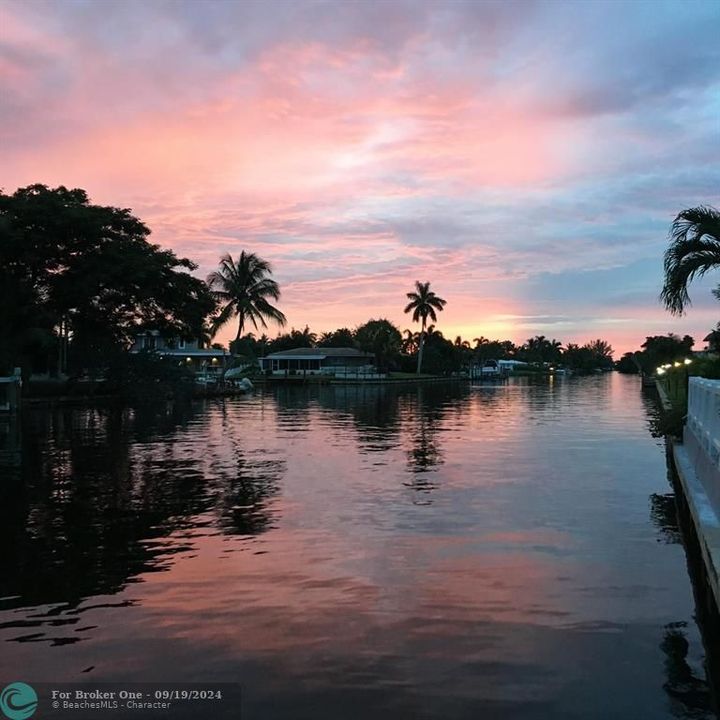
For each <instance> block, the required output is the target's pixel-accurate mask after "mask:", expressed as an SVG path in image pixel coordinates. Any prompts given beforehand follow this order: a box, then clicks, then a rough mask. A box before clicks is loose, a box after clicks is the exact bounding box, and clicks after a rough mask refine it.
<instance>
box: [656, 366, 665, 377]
mask: <svg viewBox="0 0 720 720" xmlns="http://www.w3.org/2000/svg"><path fill="white" fill-rule="evenodd" d="M655 372H656V373H657V374H658V375H664V374H665V368H662V367H659V368H658V369H657V370H656V371H655Z"/></svg>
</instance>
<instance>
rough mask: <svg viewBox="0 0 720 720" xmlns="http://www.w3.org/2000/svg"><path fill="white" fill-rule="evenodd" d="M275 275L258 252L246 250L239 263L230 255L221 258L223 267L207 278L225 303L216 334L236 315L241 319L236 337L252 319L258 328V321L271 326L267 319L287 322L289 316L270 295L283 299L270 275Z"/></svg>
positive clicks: (216, 327) (219, 299)
mask: <svg viewBox="0 0 720 720" xmlns="http://www.w3.org/2000/svg"><path fill="white" fill-rule="evenodd" d="M271 274H272V269H271V267H270V263H268V262H267V261H266V260H262V259H261V258H259V257H258V256H257V255H256V254H255V253H246V252H245V251H244V250H243V251H242V252H241V253H240V257H239V258H238V260H237V262H235V261H234V260H233V259H232V257H231V256H230V255H229V254H226V255H223V256H222V258H220V269H219V270H216V271H215V272H212V273H210V275H208V278H207V284H208V286H209V287H210V291H211V292H212V294H213V297H214V298H215V300H217V301H218V303H220V304H221V305H222V306H223V308H222V310H220V313H219V314H218V315H217V317H216V318H215V319H214V321H213V333H217V331H218V330H219V329H220V328H221V327H222V326H223V325H225V324H226V323H228V322H229V321H230V320H231V319H232V318H233V316H237V318H238V330H237V335H236V336H235V340H239V339H240V336H241V335H242V333H243V330H244V329H245V324H246V323H247V322H248V321H249V322H251V323H252V324H253V326H254V327H255V329H256V330H257V328H258V323H259V324H260V325H262V327H267V320H274V321H275V322H276V323H278V325H285V323H286V322H287V321H286V319H285V315H283V314H282V313H281V312H280V310H278V309H277V308H276V307H275V306H274V305H271V304H270V303H269V302H268V298H271V299H273V300H279V299H280V288H279V286H278V284H277V283H276V282H275V281H274V280H272V279H271V278H270V277H269V276H270V275H271Z"/></svg>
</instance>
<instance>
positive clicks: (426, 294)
mask: <svg viewBox="0 0 720 720" xmlns="http://www.w3.org/2000/svg"><path fill="white" fill-rule="evenodd" d="M407 297H408V299H409V300H410V302H409V303H408V304H407V306H406V307H405V310H404V312H406V313H408V312H410V311H411V310H412V319H413V322H422V330H421V332H420V347H419V349H418V364H417V372H418V374H420V371H421V370H422V356H423V346H424V345H425V325H426V324H427V319H428V318H430V319H431V320H432V321H433V322H437V314H436V313H435V311H436V310H438V311H442V309H443V308H444V307H445V305H446V304H447V301H446V300H443V299H442V298H441V297H438V296H437V295H436V294H435V293H434V292H433V291H432V290H431V289H430V283H429V282H426V283H421V282H419V281H417V280H416V281H415V292H409V293H407Z"/></svg>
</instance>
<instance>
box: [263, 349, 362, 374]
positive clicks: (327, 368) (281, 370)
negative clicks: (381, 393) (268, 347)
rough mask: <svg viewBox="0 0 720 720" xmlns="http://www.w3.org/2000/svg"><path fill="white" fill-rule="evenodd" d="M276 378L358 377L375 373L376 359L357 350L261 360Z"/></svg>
mask: <svg viewBox="0 0 720 720" xmlns="http://www.w3.org/2000/svg"><path fill="white" fill-rule="evenodd" d="M260 367H261V368H262V369H263V370H264V371H267V372H270V373H272V374H273V375H298V374H299V375H341V376H342V375H358V374H361V375H363V374H369V373H375V372H376V370H375V356H374V355H373V354H372V353H364V352H361V351H360V350H356V349H355V348H295V349H293V350H282V351H280V352H275V353H271V354H270V355H268V356H267V357H264V358H260Z"/></svg>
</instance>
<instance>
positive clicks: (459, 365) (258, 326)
mask: <svg viewBox="0 0 720 720" xmlns="http://www.w3.org/2000/svg"><path fill="white" fill-rule="evenodd" d="M149 235H150V230H149V228H148V227H147V226H146V225H144V224H143V223H142V222H141V221H140V220H139V219H137V218H136V217H134V216H133V215H132V214H131V212H130V211H129V210H127V209H121V208H116V207H105V206H99V205H92V204H91V203H90V201H89V199H88V196H87V193H86V192H85V191H84V190H81V189H74V190H68V189H67V188H65V187H62V186H61V187H58V188H54V189H53V188H48V187H47V186H45V185H31V186H28V187H26V188H20V189H19V190H17V191H16V192H15V193H13V194H12V195H8V194H5V193H3V192H1V191H0V374H7V373H9V372H12V369H13V368H15V367H20V368H22V371H23V374H24V375H25V377H26V378H27V377H28V376H30V375H36V376H37V375H43V374H47V375H48V376H51V377H52V376H71V377H72V376H78V375H83V374H85V373H86V372H87V373H89V374H90V375H92V374H93V372H95V371H98V372H99V373H101V374H102V375H103V376H104V377H105V378H106V379H107V378H110V379H113V378H114V380H115V382H116V384H118V385H125V386H128V385H137V384H138V383H139V382H140V381H141V380H142V379H143V378H144V379H148V378H149V379H150V380H151V381H152V382H157V381H159V380H166V379H168V378H169V377H171V376H173V375H177V376H180V375H182V374H183V372H184V370H183V368H181V367H178V366H177V364H176V365H175V366H172V367H171V366H170V364H168V363H167V362H164V361H163V360H162V359H161V358H160V357H158V356H152V357H150V353H147V354H146V355H147V356H146V357H137V356H135V357H131V356H129V354H128V353H127V350H128V348H129V347H130V346H131V344H132V341H133V338H134V337H135V336H136V335H137V333H138V332H141V331H143V332H144V331H148V330H152V331H157V332H158V333H160V334H161V335H163V336H164V337H167V338H175V339H183V340H199V341H200V342H201V343H202V344H203V345H208V344H210V343H211V342H212V339H213V336H214V334H215V333H216V332H217V331H218V330H219V329H220V328H222V327H223V326H225V325H226V324H227V323H229V322H237V331H236V339H235V341H234V342H233V343H231V348H230V349H231V351H232V352H234V353H237V354H239V355H242V356H245V357H246V358H248V359H251V360H255V359H257V358H259V357H262V356H264V355H267V354H268V353H271V352H276V351H280V350H287V349H291V348H298V347H313V346H319V347H355V348H358V349H360V350H362V351H365V352H368V353H372V354H373V355H374V356H375V358H376V362H377V365H378V368H379V369H380V370H381V371H402V372H421V371H422V372H425V373H430V374H448V373H453V372H457V371H460V370H462V369H464V368H467V367H469V366H470V365H472V364H475V363H481V362H484V361H485V360H488V359H495V360H501V359H514V360H519V361H524V362H526V363H529V364H531V365H533V366H536V367H544V366H549V365H557V364H562V365H564V366H566V367H570V368H573V369H575V370H579V371H582V370H587V371H590V370H593V369H596V368H610V367H611V366H612V348H611V347H610V346H609V345H608V343H606V342H604V341H602V340H596V341H594V342H591V343H587V344H585V345H582V346H579V345H576V344H573V343H570V344H568V345H567V346H563V345H562V343H561V342H560V341H558V340H555V339H549V338H546V337H544V336H542V335H537V336H535V337H532V338H529V339H528V340H527V341H526V342H525V343H523V344H521V345H515V344H514V343H513V342H511V341H510V340H489V339H487V338H484V337H478V338H474V339H473V340H472V342H471V341H469V340H465V339H463V338H460V337H457V338H455V339H454V340H453V339H450V338H446V337H444V336H443V334H442V332H441V331H440V330H438V329H437V327H436V325H435V324H434V323H436V322H437V318H438V313H440V312H441V311H442V310H443V308H444V306H445V305H446V302H447V301H446V300H444V299H443V298H440V297H439V296H438V295H436V294H435V292H434V291H433V290H431V289H430V283H429V282H415V288H414V290H413V291H412V292H409V293H407V295H406V296H407V300H409V303H408V304H407V305H406V306H405V308H404V312H405V313H406V314H409V315H410V316H411V318H409V319H411V320H412V322H414V323H418V324H419V325H420V329H419V331H414V330H411V329H407V330H404V331H401V329H400V328H399V327H397V326H395V325H394V324H393V323H392V322H390V321H388V320H386V319H373V320H369V321H368V322H366V323H364V324H363V325H360V326H359V327H356V328H352V329H351V328H338V329H337V330H334V331H332V332H325V333H322V334H320V335H318V334H315V333H313V332H311V331H310V329H309V328H307V327H306V328H305V329H304V330H291V331H290V332H287V333H283V334H280V335H279V336H277V337H275V338H272V339H270V338H269V337H268V336H267V335H266V334H260V335H258V333H261V332H264V331H265V330H266V329H267V328H268V323H276V324H278V325H280V326H281V327H282V326H283V325H284V324H285V316H284V315H283V313H282V312H281V311H280V310H279V309H278V308H277V307H276V306H275V305H274V304H273V303H274V302H275V301H277V300H279V298H280V288H279V286H278V284H277V283H276V282H275V281H274V280H273V279H272V277H271V275H272V269H271V267H270V265H269V263H267V262H266V261H264V260H263V259H262V258H259V257H258V256H257V255H255V254H253V253H247V252H245V251H242V252H240V253H239V255H237V256H236V258H235V259H233V257H231V256H230V255H224V256H223V257H222V258H221V259H220V266H219V269H218V270H217V271H215V272H213V273H211V275H210V276H209V277H208V279H207V281H203V280H202V279H200V278H197V277H195V276H194V275H192V274H191V271H193V270H195V269H197V267H196V265H195V264H194V263H193V262H192V261H191V260H189V259H187V258H182V257H178V256H176V255H175V253H173V252H172V251H171V250H166V249H163V248H161V247H159V246H158V245H155V244H152V243H151V242H149V240H148V238H149ZM248 330H250V331H251V332H248ZM177 379H181V378H179V377H178V378H177Z"/></svg>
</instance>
